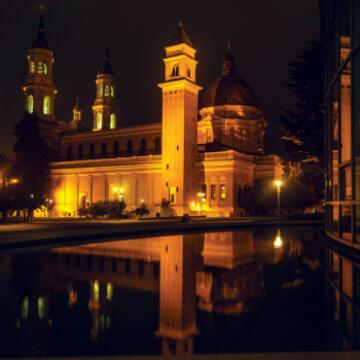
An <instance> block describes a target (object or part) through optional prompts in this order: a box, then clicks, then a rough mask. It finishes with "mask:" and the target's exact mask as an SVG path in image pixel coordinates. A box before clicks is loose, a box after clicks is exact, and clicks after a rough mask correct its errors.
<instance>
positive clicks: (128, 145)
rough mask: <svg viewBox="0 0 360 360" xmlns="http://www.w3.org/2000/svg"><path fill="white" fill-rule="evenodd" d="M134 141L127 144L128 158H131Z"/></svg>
mask: <svg viewBox="0 0 360 360" xmlns="http://www.w3.org/2000/svg"><path fill="white" fill-rule="evenodd" d="M132 147H133V146H132V141H131V140H128V141H127V144H126V152H127V155H128V156H131V155H132Z"/></svg>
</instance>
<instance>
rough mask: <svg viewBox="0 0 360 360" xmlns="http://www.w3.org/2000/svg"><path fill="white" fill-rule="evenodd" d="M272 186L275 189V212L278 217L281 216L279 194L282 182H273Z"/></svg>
mask: <svg viewBox="0 0 360 360" xmlns="http://www.w3.org/2000/svg"><path fill="white" fill-rule="evenodd" d="M274 185H275V187H276V194H277V212H278V216H281V212H280V208H281V204H280V194H281V187H282V186H283V185H284V182H283V181H282V180H275V181H274Z"/></svg>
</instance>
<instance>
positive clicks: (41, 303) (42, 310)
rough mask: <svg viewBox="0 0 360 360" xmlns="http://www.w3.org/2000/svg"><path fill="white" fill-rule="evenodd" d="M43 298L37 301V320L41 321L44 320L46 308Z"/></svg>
mask: <svg viewBox="0 0 360 360" xmlns="http://www.w3.org/2000/svg"><path fill="white" fill-rule="evenodd" d="M45 306H46V305H45V298H43V297H39V299H38V315H39V319H40V320H42V319H44V318H45V314H46V308H45Z"/></svg>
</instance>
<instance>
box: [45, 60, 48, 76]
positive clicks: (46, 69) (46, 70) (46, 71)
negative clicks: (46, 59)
mask: <svg viewBox="0 0 360 360" xmlns="http://www.w3.org/2000/svg"><path fill="white" fill-rule="evenodd" d="M47 73H48V68H47V64H45V63H44V75H47Z"/></svg>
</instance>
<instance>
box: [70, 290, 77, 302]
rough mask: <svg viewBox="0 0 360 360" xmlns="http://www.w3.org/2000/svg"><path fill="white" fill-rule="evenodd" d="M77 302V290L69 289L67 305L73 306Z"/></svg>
mask: <svg viewBox="0 0 360 360" xmlns="http://www.w3.org/2000/svg"><path fill="white" fill-rule="evenodd" d="M76 303H77V292H76V290H73V289H72V290H70V292H69V305H70V306H74V305H76Z"/></svg>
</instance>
